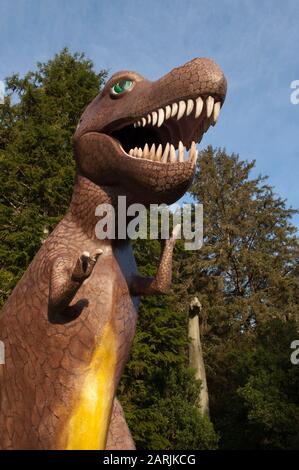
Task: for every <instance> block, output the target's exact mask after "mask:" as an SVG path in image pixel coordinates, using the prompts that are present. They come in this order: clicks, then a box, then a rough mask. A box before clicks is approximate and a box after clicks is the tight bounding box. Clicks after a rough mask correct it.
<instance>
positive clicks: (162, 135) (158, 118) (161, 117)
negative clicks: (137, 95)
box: [106, 95, 222, 163]
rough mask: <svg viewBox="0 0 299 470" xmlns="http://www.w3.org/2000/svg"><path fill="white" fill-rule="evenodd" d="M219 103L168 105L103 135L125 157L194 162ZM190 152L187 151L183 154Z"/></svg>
mask: <svg viewBox="0 0 299 470" xmlns="http://www.w3.org/2000/svg"><path fill="white" fill-rule="evenodd" d="M221 106H222V100H221V99H220V98H219V97H216V96H211V95H209V96H206V97H204V96H198V97H197V98H195V99H194V98H190V99H186V100H180V101H178V102H174V103H171V104H168V105H167V106H165V107H163V108H159V109H157V110H154V111H151V112H149V113H148V114H147V115H144V116H141V117H140V118H138V119H136V120H135V121H133V122H130V123H129V124H128V122H122V123H121V124H120V125H118V127H117V128H116V129H111V130H110V132H106V133H107V134H108V135H110V137H112V138H114V139H116V140H117V141H118V142H119V144H120V147H121V150H122V151H123V152H125V154H126V155H127V156H130V157H133V158H142V159H147V160H152V161H157V162H161V163H174V162H177V161H179V162H184V161H185V155H186V156H187V160H189V161H190V160H192V161H196V157H197V150H196V146H195V143H196V142H198V143H199V142H200V141H201V139H202V137H203V134H204V133H205V132H207V130H208V129H209V127H210V126H211V125H212V126H214V125H215V124H216V122H217V120H218V117H219V113H220V109H221ZM185 150H186V151H188V150H190V151H189V152H185Z"/></svg>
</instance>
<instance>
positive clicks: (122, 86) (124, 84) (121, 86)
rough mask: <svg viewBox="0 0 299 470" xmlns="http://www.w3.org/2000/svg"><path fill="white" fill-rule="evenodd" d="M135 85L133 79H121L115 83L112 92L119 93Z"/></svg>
mask: <svg viewBox="0 0 299 470" xmlns="http://www.w3.org/2000/svg"><path fill="white" fill-rule="evenodd" d="M132 86H133V82H132V80H125V79H124V80H120V81H119V82H117V83H115V85H113V87H112V88H111V92H112V94H113V95H119V94H121V93H123V92H124V91H128V90H131V88H132Z"/></svg>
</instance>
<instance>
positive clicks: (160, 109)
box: [157, 108, 164, 127]
mask: <svg viewBox="0 0 299 470" xmlns="http://www.w3.org/2000/svg"><path fill="white" fill-rule="evenodd" d="M158 116H159V117H158V124H157V126H158V127H161V126H162V124H163V122H164V110H163V109H162V108H159V109H158Z"/></svg>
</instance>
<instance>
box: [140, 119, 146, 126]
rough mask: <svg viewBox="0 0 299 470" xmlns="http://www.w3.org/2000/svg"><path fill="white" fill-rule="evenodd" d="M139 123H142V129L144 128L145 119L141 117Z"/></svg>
mask: <svg viewBox="0 0 299 470" xmlns="http://www.w3.org/2000/svg"><path fill="white" fill-rule="evenodd" d="M141 122H142V127H144V126H145V125H146V119H145V118H144V117H143V118H142V119H141Z"/></svg>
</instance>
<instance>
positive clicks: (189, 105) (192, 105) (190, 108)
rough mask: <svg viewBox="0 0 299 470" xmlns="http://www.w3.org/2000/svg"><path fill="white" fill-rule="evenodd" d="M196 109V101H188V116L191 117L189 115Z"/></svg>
mask: <svg viewBox="0 0 299 470" xmlns="http://www.w3.org/2000/svg"><path fill="white" fill-rule="evenodd" d="M193 107H194V101H193V100H188V101H187V111H186V116H189V114H191V113H192V109H193Z"/></svg>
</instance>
